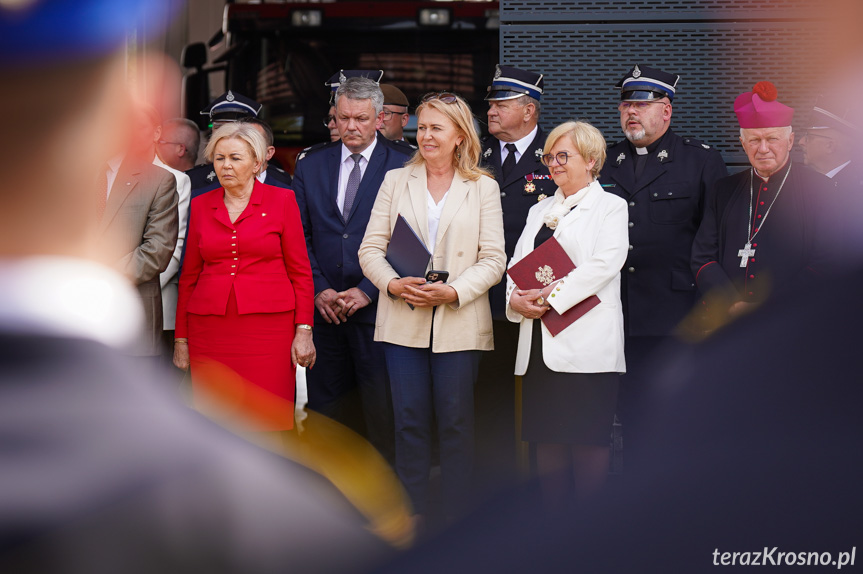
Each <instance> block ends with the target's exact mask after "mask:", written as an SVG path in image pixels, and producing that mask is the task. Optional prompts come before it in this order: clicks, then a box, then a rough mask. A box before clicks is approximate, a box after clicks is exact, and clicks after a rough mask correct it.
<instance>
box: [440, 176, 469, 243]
mask: <svg viewBox="0 0 863 574" xmlns="http://www.w3.org/2000/svg"><path fill="white" fill-rule="evenodd" d="M468 181H469V180H467V179H462V178H461V176H460V175H459V174H458V172H456V174H455V175H454V176H453V178H452V184H450V188H449V192H448V194H447V197H446V203H445V204H444V206H443V211H441V214H440V224H439V225H438V230H437V242H436V243H435V249H437V246H438V245H439V244H440V242H441V239H442V238H443V236H444V235H446V230H447V228H448V227H449V224H450V223H452V220H453V218H454V217H455V214H456V213H458V210H459V209H461V206H462V204H463V203H464V200H465V199H466V198H467V192H468V191H470V185H469V184H468Z"/></svg>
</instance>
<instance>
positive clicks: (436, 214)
mask: <svg viewBox="0 0 863 574" xmlns="http://www.w3.org/2000/svg"><path fill="white" fill-rule="evenodd" d="M426 194H427V195H428V220H429V242H430V245H427V246H426V247H428V249H429V252H430V253H434V246H435V244H436V243H437V229H438V227H439V226H440V216H441V213H443V206H444V204H445V203H446V196H447V195H449V190H447V192H446V193H445V194H443V197H442V198H441V200H440V203H435V202H434V198H433V197H432V194H431V192H430V191H429V190H426Z"/></svg>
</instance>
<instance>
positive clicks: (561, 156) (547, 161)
mask: <svg viewBox="0 0 863 574" xmlns="http://www.w3.org/2000/svg"><path fill="white" fill-rule="evenodd" d="M576 155H577V154H576ZM541 159H542V164H543V165H545V166H547V167H551V166H552V165H554V160H557V164H558V165H566V162H567V160H568V159H569V154H568V153H566V152H565V151H559V152H557V154H550V153H547V154H545V155H544V156H542V158H541Z"/></svg>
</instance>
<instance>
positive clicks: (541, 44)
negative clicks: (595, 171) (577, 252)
mask: <svg viewBox="0 0 863 574" xmlns="http://www.w3.org/2000/svg"><path fill="white" fill-rule="evenodd" d="M768 3H769V2H767V1H755V0H752V1H749V2H743V1H741V2H738V3H737V4H740V5H743V4H748V5H751V6H762V7H763V6H766V5H767V4H768ZM790 3H791V4H800V2H790ZM544 4H545V3H543V2H538V1H537V2H532V1H527V0H522V1H507V0H504V1H503V2H502V14H501V20H502V22H501V61H502V62H503V63H505V64H509V65H513V66H517V67H522V68H526V69H530V70H534V71H538V72H541V73H543V74H545V94H544V95H543V98H542V104H543V105H542V116H541V124H542V125H543V127H544V128H546V129H550V128H552V127H554V126H555V125H557V124H559V123H561V122H563V121H567V120H571V119H584V120H587V121H590V122H591V123H592V124H594V125H595V126H596V127H598V128H599V129H600V130H601V131H602V133H603V134H604V135H605V137H606V139H607V140H608V141H609V142H611V141H616V140H619V139H620V138H621V137H622V134H621V130H620V124H619V115H618V112H617V102H618V99H617V98H618V95H619V92H618V91H617V90H616V89H615V88H614V84H615V83H616V82H617V81H618V80H619V79H621V78H622V77H623V75H624V74H625V73H626V72H627V71H628V70H629V68H630V67H631V66H632V65H633V64H636V63H641V64H644V65H649V66H655V67H658V68H661V69H662V70H665V71H668V72H673V73H677V74H680V76H681V79H680V82H679V83H678V86H677V97H676V98H675V101H674V117H673V119H672V128H673V129H674V130H675V132H677V133H678V134H679V135H684V136H694V137H697V138H700V139H702V140H704V141H705V142H706V143H708V144H710V145H713V146H716V147H717V148H718V149H719V150H720V151H721V152H722V154H723V157H724V158H725V161H726V162H728V163H730V164H743V163H746V157H745V155H744V154H743V152H742V149H741V148H740V145H739V142H738V139H737V137H738V125H737V121H736V118H735V115H734V111H733V103H734V98H735V97H736V96H737V95H738V94H740V93H742V92H744V91H748V90H751V89H752V86H753V85H754V84H755V82H757V81H759V80H771V81H773V82H774V83H775V84H776V86H777V88H778V90H779V94H780V99H781V100H782V102H783V103H787V104H788V105H790V106H792V107H794V108H795V109H796V110H797V114H796V115H795V120H794V122H795V127H796V128H800V127H802V126H803V125H804V122H805V121H806V119H807V118H808V110H810V109H811V107H812V104H813V102H814V100H815V97H816V96H817V89H818V85H817V82H815V81H814V80H813V78H815V77H817V75H818V73H819V72H820V71H823V68H824V65H825V58H826V57H827V56H826V51H827V48H826V46H825V44H826V41H825V38H827V37H829V34H826V33H825V30H824V28H825V24H824V23H822V22H818V21H813V20H808V21H803V20H801V21H793V20H786V21H768V20H760V21H701V22H681V21H674V22H661V23H660V22H655V21H654V22H645V21H634V20H638V19H639V13H638V12H637V10H636V11H635V12H627V13H626V14H625V17H626V18H627V20H628V21H626V22H624V21H621V22H608V21H603V22H600V21H597V22H596V23H574V22H566V21H563V22H561V21H557V22H555V23H550V22H549V23H542V24H523V23H520V22H519V23H516V22H515V21H513V20H511V19H510V20H508V18H509V17H511V16H512V15H515V14H519V10H526V9H528V8H530V9H531V10H534V11H539V10H543V9H544V8H543V7H542V6H540V5H544ZM548 4H549V5H550V4H551V3H548ZM564 4H566V6H567V8H565V9H564V8H561V7H560V6H562V5H564ZM585 4H586V2H569V3H561V2H558V3H556V6H557V13H562V14H565V15H566V16H567V17H570V18H575V16H576V15H577V12H578V11H577V9H576V8H577V7H578V6H579V5H585ZM597 4H603V5H607V6H608V7H614V8H615V9H619V6H622V5H624V4H626V5H628V6H634V7H636V8H637V7H638V5H641V4H647V3H646V2H626V3H623V2H606V3H602V2H594V3H592V5H593V6H594V7H595V6H596V5H597ZM653 4H658V3H655V2H654V3H653ZM664 4H674V5H676V6H677V7H686V8H687V9H694V7H695V6H696V5H699V6H702V7H703V6H704V5H718V4H723V5H728V4H729V2H719V1H718V0H717V1H713V2H711V1H703V2H696V1H694V0H689V1H682V0H681V1H679V2H666V3H664ZM772 4H773V5H774V6H775V5H776V2H775V1H774V2H772ZM549 10H550V9H549ZM782 13H783V14H786V13H785V12H784V11H783V12H782ZM535 15H536V14H535V13H534V16H535ZM606 15H608V14H606ZM621 16H622V14H619V15H618V16H617V18H618V19H619V18H621Z"/></svg>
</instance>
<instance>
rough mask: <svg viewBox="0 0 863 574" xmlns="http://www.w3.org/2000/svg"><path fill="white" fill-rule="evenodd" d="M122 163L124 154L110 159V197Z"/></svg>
mask: <svg viewBox="0 0 863 574" xmlns="http://www.w3.org/2000/svg"><path fill="white" fill-rule="evenodd" d="M122 163H123V156H118V157H115V158H111V159H110V160H108V197H111V188H112V187H114V182H115V181H116V180H117V173H118V172H119V171H120V165H121V164H122ZM187 177H188V176H187ZM106 201H107V197H106Z"/></svg>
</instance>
